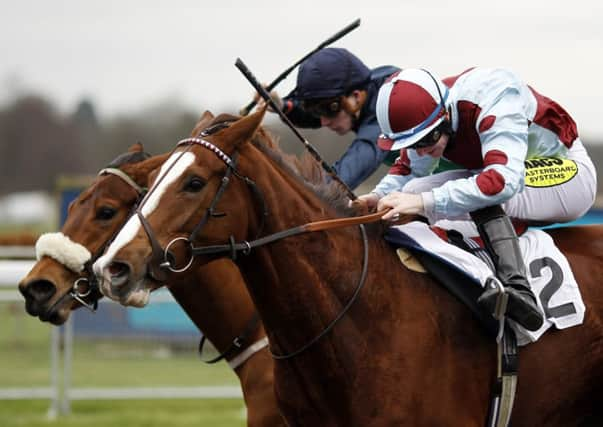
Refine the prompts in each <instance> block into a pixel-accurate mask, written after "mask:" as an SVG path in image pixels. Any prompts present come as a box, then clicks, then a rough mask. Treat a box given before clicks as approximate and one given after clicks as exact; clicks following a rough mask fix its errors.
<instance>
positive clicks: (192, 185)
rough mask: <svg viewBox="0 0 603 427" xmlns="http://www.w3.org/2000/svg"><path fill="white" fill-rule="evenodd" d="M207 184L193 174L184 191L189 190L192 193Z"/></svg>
mask: <svg viewBox="0 0 603 427" xmlns="http://www.w3.org/2000/svg"><path fill="white" fill-rule="evenodd" d="M204 186H205V182H204V181H203V180H202V179H201V178H199V177H196V176H193V177H192V178H191V179H189V180H188V182H187V183H186V184H185V185H184V191H188V192H190V193H198V192H199V191H201V190H202V189H203V187H204Z"/></svg>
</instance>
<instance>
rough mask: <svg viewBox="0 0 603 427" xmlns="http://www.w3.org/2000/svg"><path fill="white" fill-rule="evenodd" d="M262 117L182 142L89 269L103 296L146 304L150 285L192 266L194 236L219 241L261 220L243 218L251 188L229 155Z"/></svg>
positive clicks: (243, 232)
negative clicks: (99, 278)
mask: <svg viewBox="0 0 603 427" xmlns="http://www.w3.org/2000/svg"><path fill="white" fill-rule="evenodd" d="M262 117H263V113H256V114H254V115H251V116H248V117H245V118H243V119H240V120H238V121H236V122H234V123H233V124H232V125H230V126H228V127H225V128H221V129H219V130H216V128H213V130H216V131H215V133H212V132H211V131H210V132H205V133H201V134H200V135H199V137H198V138H189V139H187V140H184V141H183V142H181V143H180V144H179V146H178V147H177V148H176V149H175V150H174V151H173V152H172V154H171V156H170V157H169V158H168V159H167V160H166V161H165V163H164V164H163V165H162V166H161V168H160V170H159V171H157V173H156V176H154V177H153V178H152V182H153V183H152V185H150V188H149V192H148V193H147V195H146V196H145V198H144V199H143V201H142V202H141V204H140V206H139V207H138V209H137V212H136V214H135V215H133V216H132V217H131V218H130V219H129V220H128V222H127V223H126V224H125V226H124V227H123V228H122V230H121V231H120V232H119V234H118V235H117V236H116V238H115V239H114V240H113V242H112V243H111V245H110V246H109V247H108V248H107V250H106V252H105V254H104V255H103V256H102V257H100V258H99V259H98V260H97V262H96V263H95V264H94V271H95V272H96V274H97V275H98V276H102V277H103V280H102V284H101V290H102V292H103V294H104V295H106V296H108V297H110V298H113V299H115V300H118V301H119V302H120V303H121V304H124V305H136V306H141V305H144V304H146V303H147V302H148V295H149V287H150V285H151V284H152V283H153V282H155V283H157V282H159V283H163V282H164V281H165V280H166V279H167V276H168V274H170V272H180V271H184V270H185V269H187V268H188V267H189V266H190V263H192V261H193V258H192V255H191V253H190V248H191V245H192V244H193V243H194V242H195V241H197V240H198V239H199V238H202V240H203V242H204V243H205V244H212V243H216V244H218V243H224V242H227V241H228V240H229V237H230V236H233V238H242V237H246V235H247V233H248V230H249V229H250V228H252V227H254V226H257V222H258V221H259V219H258V218H257V217H256V215H255V214H253V213H250V212H248V211H249V206H250V203H249V200H248V199H249V197H253V195H252V192H251V191H250V190H249V189H248V188H247V186H248V185H250V184H249V183H248V182H247V181H246V180H245V179H244V177H242V176H240V175H238V172H237V170H236V157H237V156H236V154H234V153H236V152H237V151H238V150H239V148H240V149H241V150H242V149H243V147H241V146H242V145H244V144H245V143H246V142H247V141H249V140H250V139H251V138H252V137H253V135H254V134H255V132H256V130H257V129H258V127H259V124H260V122H261V120H262ZM219 120H220V117H218V118H216V120H215V121H216V122H218V121H219ZM209 129H210V130H211V129H212V127H210V128H209Z"/></svg>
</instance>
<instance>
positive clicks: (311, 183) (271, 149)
mask: <svg viewBox="0 0 603 427" xmlns="http://www.w3.org/2000/svg"><path fill="white" fill-rule="evenodd" d="M251 143H252V144H253V145H254V146H255V147H256V148H257V149H259V150H260V151H261V152H262V153H264V154H265V155H266V156H268V157H269V158H270V159H272V160H273V161H274V162H275V163H276V164H277V165H278V166H279V167H281V168H282V169H284V170H285V171H287V172H288V173H289V174H290V175H293V176H294V177H296V178H298V179H299V181H301V182H302V183H303V184H304V186H306V187H307V188H308V189H309V190H311V191H312V192H313V193H314V194H316V195H317V196H318V197H319V198H320V199H321V200H322V201H324V202H325V203H326V204H327V205H329V206H331V207H333V208H335V210H336V211H337V212H338V213H339V214H340V215H342V216H352V215H354V214H355V213H356V212H355V209H353V208H351V207H349V206H348V204H349V198H348V195H347V192H346V191H345V190H344V189H343V188H342V187H341V185H339V184H338V183H337V182H336V181H334V180H332V179H331V178H330V177H329V175H328V174H327V173H326V172H325V171H324V169H323V168H322V167H321V166H320V164H319V163H318V162H317V161H316V159H314V158H313V157H312V156H311V155H310V154H309V153H308V152H305V153H304V154H303V155H302V157H301V158H300V157H297V156H295V155H292V154H287V153H285V152H283V151H282V150H281V148H280V147H279V144H278V139H277V138H276V137H275V136H274V135H273V134H272V133H271V132H269V131H268V130H267V129H265V128H264V127H261V126H260V127H259V128H258V130H257V131H256V133H255V135H254V137H253V138H252V140H251Z"/></svg>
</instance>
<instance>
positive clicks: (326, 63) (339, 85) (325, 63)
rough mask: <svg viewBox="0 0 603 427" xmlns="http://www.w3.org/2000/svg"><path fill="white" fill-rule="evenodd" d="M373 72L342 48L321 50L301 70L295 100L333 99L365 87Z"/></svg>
mask: <svg viewBox="0 0 603 427" xmlns="http://www.w3.org/2000/svg"><path fill="white" fill-rule="evenodd" d="M370 75H371V70H369V68H368V67H367V66H366V65H364V64H363V63H362V61H360V59H358V58H357V57H356V56H355V55H353V54H352V53H350V52H348V51H347V50H346V49H343V48H336V47H330V48H326V49H322V50H319V51H318V52H316V53H315V54H314V55H312V56H311V57H310V58H308V59H306V60H305V61H304V62H303V63H302V64H301V66H300V67H299V72H298V74H297V87H296V88H295V97H296V98H297V99H300V100H305V99H319V98H332V97H336V96H341V95H345V94H347V93H349V92H351V91H352V90H354V89H358V88H361V87H363V86H365V85H366V84H367V83H368V82H369V80H370Z"/></svg>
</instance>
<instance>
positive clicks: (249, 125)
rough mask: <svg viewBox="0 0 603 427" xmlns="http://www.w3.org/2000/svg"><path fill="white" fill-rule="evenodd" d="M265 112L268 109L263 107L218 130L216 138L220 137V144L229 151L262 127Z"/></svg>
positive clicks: (247, 139)
mask: <svg viewBox="0 0 603 427" xmlns="http://www.w3.org/2000/svg"><path fill="white" fill-rule="evenodd" d="M265 113H266V109H265V108H263V109H261V110H260V111H258V112H256V113H253V114H250V115H248V116H245V117H243V118H242V119H239V120H237V121H236V122H234V123H233V124H232V125H230V126H229V127H227V128H226V129H224V130H222V131H220V132H218V133H217V134H216V138H219V140H220V141H221V142H222V143H221V144H220V145H221V146H222V149H224V150H225V151H226V152H229V151H231V150H233V149H235V148H236V147H238V146H239V145H240V144H242V143H244V142H246V141H249V140H250V139H251V138H252V137H253V135H254V134H255V132H256V131H257V130H258V128H259V127H260V124H261V123H262V119H263V118H264V114H265Z"/></svg>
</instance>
